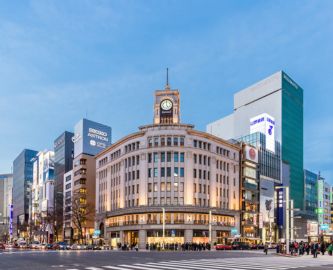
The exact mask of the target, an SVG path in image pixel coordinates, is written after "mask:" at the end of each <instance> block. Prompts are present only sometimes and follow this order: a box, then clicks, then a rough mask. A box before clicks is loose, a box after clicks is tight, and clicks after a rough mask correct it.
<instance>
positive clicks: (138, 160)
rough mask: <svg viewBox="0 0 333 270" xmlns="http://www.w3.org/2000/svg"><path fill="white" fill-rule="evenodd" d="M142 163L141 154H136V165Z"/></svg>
mask: <svg viewBox="0 0 333 270" xmlns="http://www.w3.org/2000/svg"><path fill="white" fill-rule="evenodd" d="M139 163H140V156H136V165H139Z"/></svg>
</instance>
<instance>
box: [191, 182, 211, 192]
mask: <svg viewBox="0 0 333 270" xmlns="http://www.w3.org/2000/svg"><path fill="white" fill-rule="evenodd" d="M193 192H194V193H197V192H198V193H203V194H209V185H204V184H197V183H193Z"/></svg>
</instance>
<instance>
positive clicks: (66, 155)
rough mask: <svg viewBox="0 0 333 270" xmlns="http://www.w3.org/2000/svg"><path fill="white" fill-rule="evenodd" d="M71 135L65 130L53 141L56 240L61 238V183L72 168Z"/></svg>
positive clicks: (62, 194) (72, 146) (72, 150)
mask: <svg viewBox="0 0 333 270" xmlns="http://www.w3.org/2000/svg"><path fill="white" fill-rule="evenodd" d="M73 137H74V133H72V132H68V131H65V132H63V133H62V134H61V135H60V136H58V138H56V139H55V141H54V182H55V183H54V201H55V218H56V224H55V229H56V231H57V232H56V233H57V235H56V238H57V240H61V239H62V236H63V230H62V228H63V200H64V193H63V189H64V186H63V183H64V175H65V174H66V173H67V172H69V171H70V170H72V168H73V157H74V143H73V141H72V138H73Z"/></svg>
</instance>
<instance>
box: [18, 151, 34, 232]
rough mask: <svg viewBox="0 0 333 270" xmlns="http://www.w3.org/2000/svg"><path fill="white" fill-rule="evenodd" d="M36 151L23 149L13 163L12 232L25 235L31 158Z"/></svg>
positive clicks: (31, 174)
mask: <svg viewBox="0 0 333 270" xmlns="http://www.w3.org/2000/svg"><path fill="white" fill-rule="evenodd" d="M37 153H38V152H37V151H34V150H30V149H24V150H23V151H22V152H21V153H20V154H19V155H18V156H17V158H16V159H15V160H14V163H13V233H14V236H18V237H20V236H26V234H27V232H26V230H27V225H28V220H29V203H30V197H31V185H32V180H33V158H34V157H35V156H36V155H37Z"/></svg>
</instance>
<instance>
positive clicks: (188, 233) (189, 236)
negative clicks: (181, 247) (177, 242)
mask: <svg viewBox="0 0 333 270" xmlns="http://www.w3.org/2000/svg"><path fill="white" fill-rule="evenodd" d="M192 240H193V230H184V242H185V243H191V242H192Z"/></svg>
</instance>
